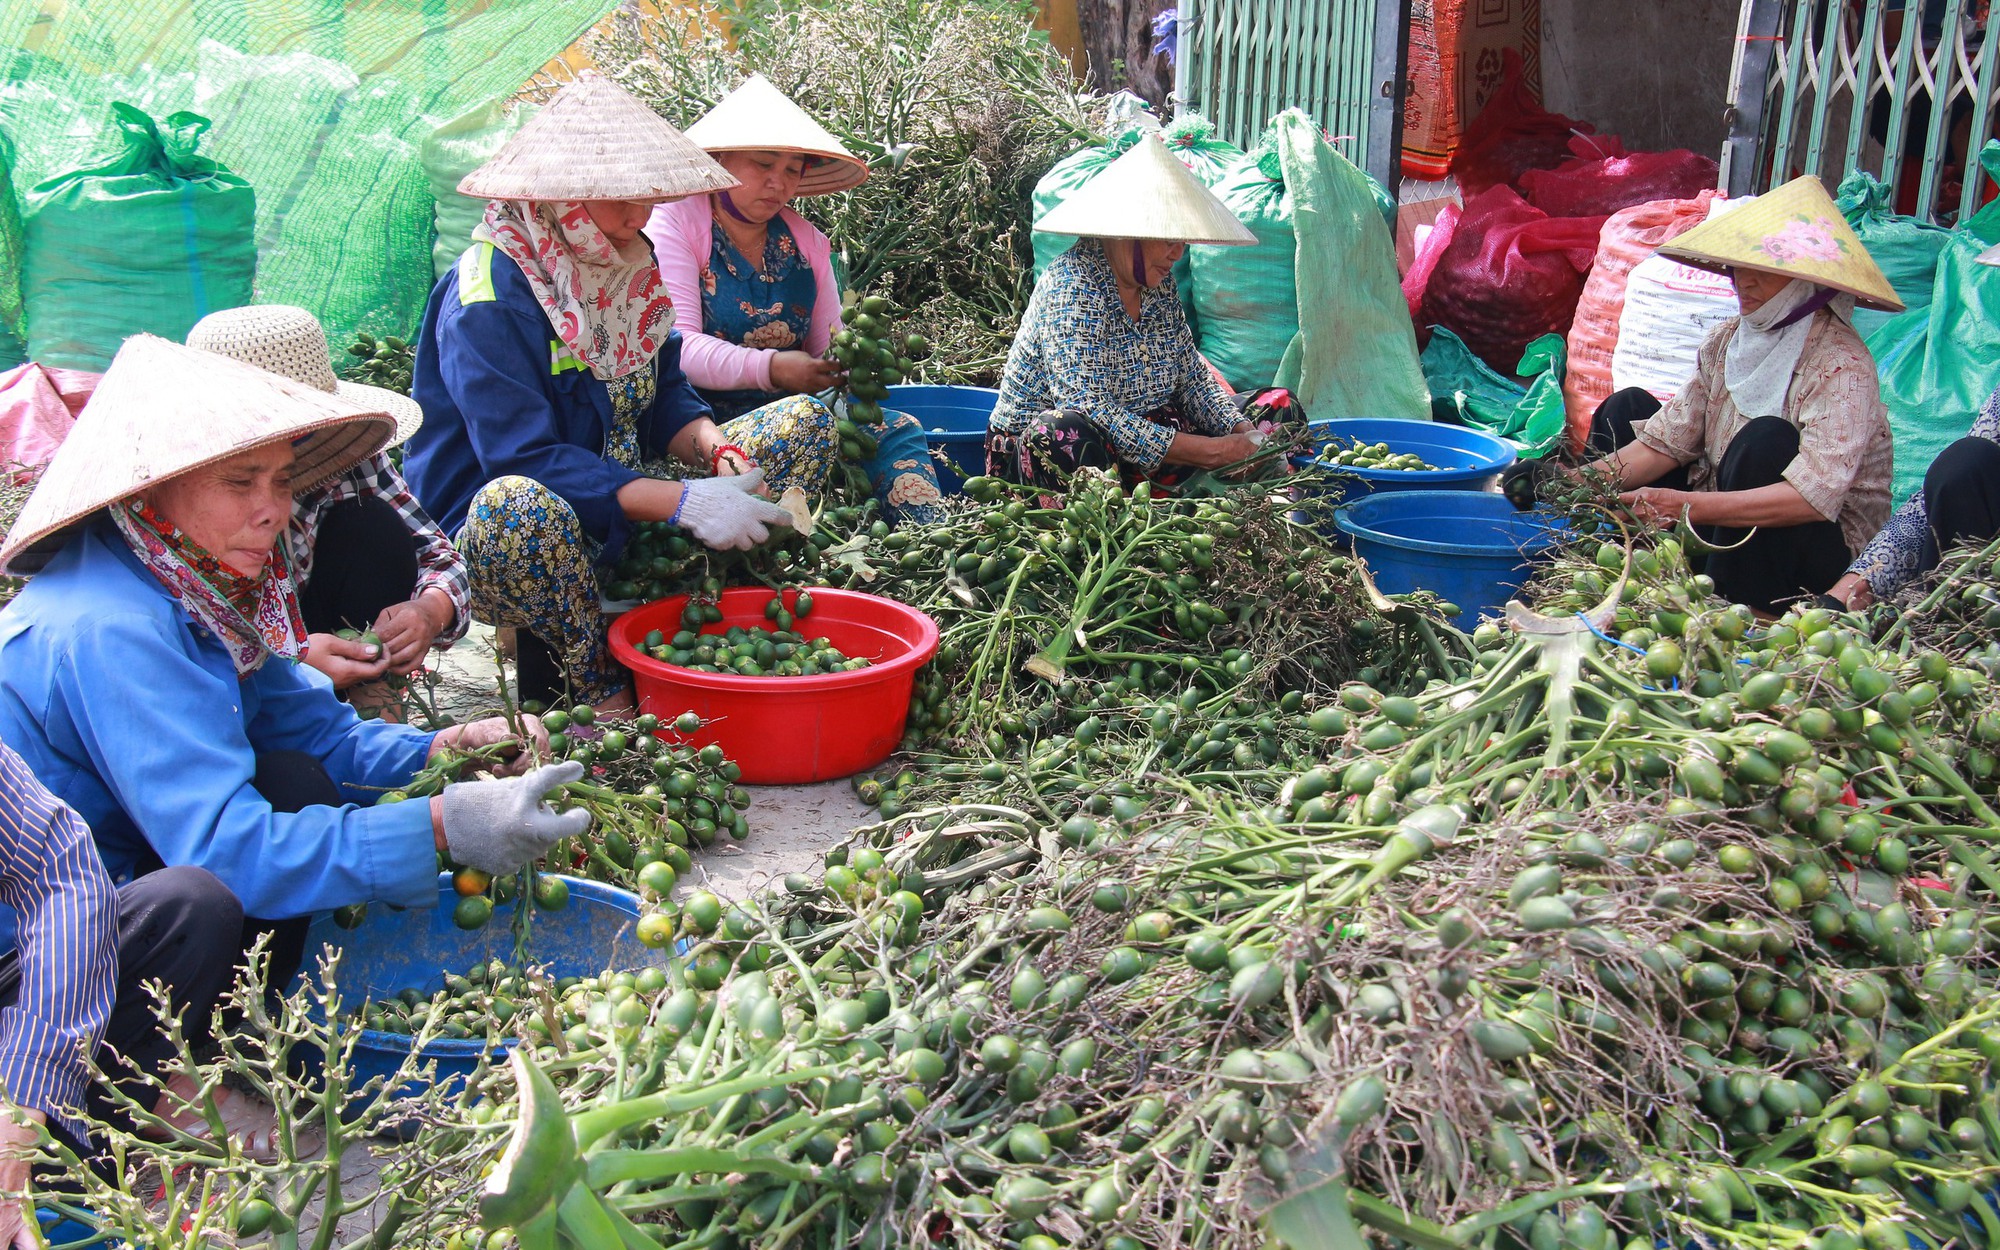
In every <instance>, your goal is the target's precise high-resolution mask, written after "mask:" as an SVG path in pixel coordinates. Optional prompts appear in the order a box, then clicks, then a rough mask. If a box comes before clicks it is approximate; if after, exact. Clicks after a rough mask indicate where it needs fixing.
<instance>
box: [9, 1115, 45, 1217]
mask: <svg viewBox="0 0 2000 1250" xmlns="http://www.w3.org/2000/svg"><path fill="white" fill-rule="evenodd" d="M44 1119H45V1118H44V1117H43V1115H42V1113H41V1112H39V1111H28V1110H25V1109H22V1108H18V1107H7V1108H6V1109H5V1110H4V1111H0V1193H8V1194H26V1193H27V1192H28V1182H29V1179H30V1175H29V1174H30V1170H31V1161H32V1160H33V1159H34V1157H35V1143H36V1141H37V1140H38V1139H39V1138H40V1136H41V1133H40V1129H39V1127H38V1126H40V1125H41V1124H42V1123H44ZM40 1244H41V1241H40V1239H39V1238H37V1237H36V1236H35V1215H34V1207H33V1205H32V1204H31V1203H30V1202H29V1201H28V1200H27V1199H25V1198H0V1250H35V1248H36V1247H37V1246H39V1245H40Z"/></svg>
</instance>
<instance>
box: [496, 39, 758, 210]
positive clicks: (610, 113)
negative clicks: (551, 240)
mask: <svg viewBox="0 0 2000 1250" xmlns="http://www.w3.org/2000/svg"><path fill="white" fill-rule="evenodd" d="M736 185H737V182H736V179H734V178H732V177H730V176H729V171H728V170H726V169H724V168H723V167H722V166H720V165H718V164H716V163H715V160H714V158H712V157H711V156H709V154H708V153H706V152H704V151H702V150H701V149H700V148H698V147H696V146H695V145H694V144H693V143H691V142H689V141H688V137H687V136H686V135H684V134H682V133H681V132H680V131H678V130H675V129H674V128H673V127H672V126H670V125H668V124H667V122H666V120H665V119H664V118H662V117H660V116H659V114H657V113H655V112H653V110H651V109H649V108H647V107H646V106H645V105H644V104H641V103H640V102H639V100H638V98H637V97H636V96H634V95H633V94H632V93H631V92H629V91H627V90H625V89H624V88H623V87H620V86H619V85H618V84H617V83H614V82H612V81H611V80H610V79H608V78H605V77H604V76H603V75H601V74H598V73H596V72H595V71H592V70H585V71H584V72H583V73H581V74H579V75H577V77H576V79H575V81H573V82H571V83H569V84H567V85H566V86H564V87H563V89H562V90H561V91H558V92H556V94H555V96H554V97H553V98H552V99H550V100H549V102H548V103H547V104H545V105H543V106H542V107H541V109H540V110H539V111H538V112H537V113H536V114H535V115H534V116H533V117H531V118H529V119H528V121H527V122H526V124H524V125H523V126H522V127H521V128H520V129H519V130H518V131H516V132H514V137H513V138H511V139H509V140H507V142H506V143H505V144H504V145H502V146H501V148H500V150H499V151H498V152H495V153H494V154H493V156H492V159H490V160H488V161H487V162H486V163H485V164H484V165H481V166H480V167H479V168H478V169H475V170H473V171H472V172H471V173H469V174H467V175H466V176H465V177H464V178H463V179H461V180H460V181H459V184H458V193H459V194H460V195H470V196H473V197H474V198H476V199H482V200H640V201H645V200H654V201H658V200H678V199H681V198H683V197H685V196H690V195H702V194H705V193H707V192H709V191H727V190H728V189H729V188H731V187H733V186H736Z"/></svg>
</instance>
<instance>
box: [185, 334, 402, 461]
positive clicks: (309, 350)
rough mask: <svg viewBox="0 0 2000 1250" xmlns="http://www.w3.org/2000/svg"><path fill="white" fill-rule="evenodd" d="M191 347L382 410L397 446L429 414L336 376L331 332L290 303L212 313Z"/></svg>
mask: <svg viewBox="0 0 2000 1250" xmlns="http://www.w3.org/2000/svg"><path fill="white" fill-rule="evenodd" d="M187 345H188V346H189V347H194V348H199V349H200V350H202V351H205V352H214V353H215V354H216V355H218V356H227V357H229V358H230V359H231V360H240V361H242V362H243V363H244V364H246V365H256V366H257V367H258V368H259V369H262V370H264V371H266V372H267V373H275V374H277V375H279V376H280V377H287V378H290V379H291V380H292V381H294V382H303V383H305V384H306V385H307V386H310V387H312V388H313V389H314V390H316V391H322V392H324V393H326V394H328V395H338V396H340V397H341V398H342V399H347V400H352V401H353V402H355V403H357V404H359V405H360V406H361V407H363V408H380V409H381V410H382V411H384V412H386V413H388V414H389V415H390V416H391V417H393V418H394V419H395V422H396V436H395V437H394V438H391V439H390V440H389V446H391V447H394V446H395V445H396V444H398V443H401V442H402V441H404V440H405V439H407V438H409V437H410V435H412V434H415V433H416V432H417V429H418V427H420V426H421V425H423V423H424V410H423V409H422V408H420V407H418V406H417V401H416V400H414V399H411V398H410V397H409V396H408V395H399V394H397V393H396V392H395V391H392V390H390V389H388V388H387V387H383V386H366V385H363V384H362V383H360V382H345V381H342V380H341V379H340V378H338V377H336V376H334V372H333V363H332V361H333V353H332V352H331V351H330V350H329V349H328V348H327V345H326V328H325V327H324V326H322V325H320V323H319V318H318V317H315V316H313V315H312V314H311V313H309V312H307V311H306V310H305V309H303V308H293V307H292V306H291V305H289V304H249V305H246V306H244V307H242V308H225V309H223V310H222V311H221V312H212V313H210V314H208V316H206V317H203V318H202V319H201V320H200V321H197V322H195V323H194V329H192V330H189V331H188V336H187Z"/></svg>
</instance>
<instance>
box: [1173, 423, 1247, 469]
mask: <svg viewBox="0 0 2000 1250" xmlns="http://www.w3.org/2000/svg"><path fill="white" fill-rule="evenodd" d="M1263 443H1264V436H1263V435H1261V434H1259V433H1257V431H1255V430H1238V431H1237V432H1235V433H1232V434H1221V435H1209V434H1176V435H1174V441H1173V444H1172V445H1171V446H1169V447H1168V448H1167V455H1166V463H1168V464H1185V465H1192V466H1194V467H1195V468H1197V469H1220V468H1222V467H1224V466H1225V465H1232V464H1236V463H1238V462H1239V461H1243V460H1248V459H1249V458H1250V457H1252V456H1254V455H1256V454H1257V449H1258V448H1259V447H1261V446H1262V445H1263Z"/></svg>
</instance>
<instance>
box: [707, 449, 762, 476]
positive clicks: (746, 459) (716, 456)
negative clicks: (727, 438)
mask: <svg viewBox="0 0 2000 1250" xmlns="http://www.w3.org/2000/svg"><path fill="white" fill-rule="evenodd" d="M732 451H733V452H735V453H736V456H737V459H739V460H741V461H742V462H743V463H744V464H746V465H747V464H754V463H756V462H755V461H753V460H751V459H750V453H749V452H747V451H745V450H743V449H742V448H741V447H738V446H737V445H736V444H734V443H723V444H721V445H720V446H718V447H717V448H716V449H715V451H714V452H713V453H712V454H711V455H710V456H709V458H708V471H709V472H710V473H714V472H716V471H717V470H719V469H720V468H721V467H722V458H723V456H725V455H727V454H728V453H730V452H732Z"/></svg>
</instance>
